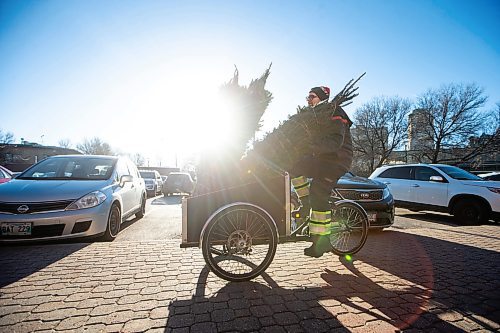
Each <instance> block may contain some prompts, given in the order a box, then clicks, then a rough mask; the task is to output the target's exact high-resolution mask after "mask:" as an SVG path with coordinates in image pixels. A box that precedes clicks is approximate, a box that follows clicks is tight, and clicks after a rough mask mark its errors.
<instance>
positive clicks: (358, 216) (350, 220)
mask: <svg viewBox="0 0 500 333" xmlns="http://www.w3.org/2000/svg"><path fill="white" fill-rule="evenodd" d="M332 208H333V209H332V229H331V234H330V244H331V245H332V251H333V253H335V254H337V255H346V254H354V253H357V252H358V251H359V250H361V248H362V247H363V245H365V242H366V238H367V237H368V227H369V224H368V216H367V214H366V212H365V210H364V209H363V207H361V206H360V205H359V204H357V203H356V202H352V201H345V200H341V201H337V202H335V203H334V204H333V207H332Z"/></svg>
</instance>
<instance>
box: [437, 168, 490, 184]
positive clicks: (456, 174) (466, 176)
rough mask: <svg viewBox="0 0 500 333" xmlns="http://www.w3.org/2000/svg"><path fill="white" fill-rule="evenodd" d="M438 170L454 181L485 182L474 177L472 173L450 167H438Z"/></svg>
mask: <svg viewBox="0 0 500 333" xmlns="http://www.w3.org/2000/svg"><path fill="white" fill-rule="evenodd" d="M437 168H438V169H439V170H441V171H443V172H444V173H445V174H447V175H448V176H450V177H451V178H453V179H458V180H484V179H482V178H481V177H478V176H476V175H473V174H472V173H470V172H467V171H465V170H463V169H460V168H457V167H454V166H450V165H440V166H437Z"/></svg>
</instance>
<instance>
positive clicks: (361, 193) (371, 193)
mask: <svg viewBox="0 0 500 333" xmlns="http://www.w3.org/2000/svg"><path fill="white" fill-rule="evenodd" d="M337 192H338V193H339V194H340V195H341V196H342V198H344V199H348V200H354V201H379V200H382V195H383V191H382V190H344V189H337Z"/></svg>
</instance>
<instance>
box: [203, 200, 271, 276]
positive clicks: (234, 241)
mask: <svg viewBox="0 0 500 333" xmlns="http://www.w3.org/2000/svg"><path fill="white" fill-rule="evenodd" d="M203 229H204V230H203V231H202V242H201V243H202V252H203V257H204V258H205V262H206V263H207V266H208V267H209V268H210V270H211V271H212V272H214V274H215V275H217V276H218V277H220V278H222V279H224V280H228V281H233V282H240V281H248V280H251V279H253V278H255V277H257V276H258V275H260V274H261V273H262V272H264V271H265V270H266V268H267V267H269V265H270V264H271V261H272V260H273V258H274V255H275V254H276V247H277V245H278V231H277V228H276V224H275V222H274V221H273V219H272V218H271V216H270V215H269V214H268V213H267V212H266V211H264V210H263V209H261V208H260V207H258V206H255V205H252V204H248V203H241V202H240V203H233V204H230V205H226V206H224V207H222V208H220V209H219V210H218V211H217V212H215V213H214V214H213V215H212V216H211V217H210V218H209V219H208V221H207V223H206V224H205V227H204V228H203Z"/></svg>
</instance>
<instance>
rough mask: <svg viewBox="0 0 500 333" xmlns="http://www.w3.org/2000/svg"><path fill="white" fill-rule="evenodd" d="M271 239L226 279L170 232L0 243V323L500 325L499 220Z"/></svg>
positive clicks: (86, 328)
mask: <svg viewBox="0 0 500 333" xmlns="http://www.w3.org/2000/svg"><path fill="white" fill-rule="evenodd" d="M305 246H307V243H303V242H302V243H285V244H280V245H279V246H278V252H277V254H276V257H275V259H274V261H273V263H272V264H271V266H270V267H269V268H268V269H267V271H266V273H265V274H264V275H262V276H260V277H258V278H256V279H255V280H253V281H251V282H245V283H230V282H227V281H224V280H221V279H219V278H218V277H216V276H215V275H213V274H212V273H209V272H208V271H207V269H206V267H205V263H204V261H203V256H202V254H201V250H200V249H198V248H190V249H181V248H179V242H178V241H172V240H169V241H165V242H114V243H91V244H75V243H74V244H44V245H22V246H2V247H0V251H1V256H0V331H1V332H53V331H55V332H75V331H76V332H144V331H146V332H224V331H227V332H233V331H242V332H252V331H260V332H394V331H404V332H488V331H492V332H494V331H498V330H500V324H499V318H500V228H499V227H498V226H496V225H483V226H479V227H472V226H471V227H456V226H442V227H440V228H438V229H436V228H434V229H411V230H405V231H402V230H397V229H389V230H386V231H384V232H382V233H371V234H370V235H369V239H368V242H367V244H366V246H365V247H364V248H363V250H362V251H361V252H360V253H359V254H357V255H356V256H355V257H354V261H353V262H348V261H346V260H344V259H342V258H341V259H339V258H338V257H336V256H334V255H331V254H328V255H324V256H323V257H321V258H318V259H314V258H308V257H305V256H304V255H303V254H302V250H303V248H304V247H305Z"/></svg>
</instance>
